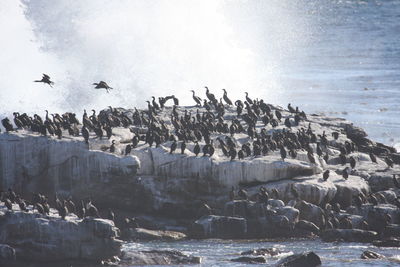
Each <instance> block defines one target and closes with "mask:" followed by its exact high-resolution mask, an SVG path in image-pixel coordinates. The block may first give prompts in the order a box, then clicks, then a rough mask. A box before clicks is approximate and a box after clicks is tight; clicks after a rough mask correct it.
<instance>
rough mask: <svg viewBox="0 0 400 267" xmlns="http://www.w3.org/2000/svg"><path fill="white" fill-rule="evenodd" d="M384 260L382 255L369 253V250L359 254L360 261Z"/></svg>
mask: <svg viewBox="0 0 400 267" xmlns="http://www.w3.org/2000/svg"><path fill="white" fill-rule="evenodd" d="M383 258H385V256H383V255H382V254H379V253H376V252H373V251H370V250H366V251H364V252H363V253H362V254H361V259H374V260H375V259H383Z"/></svg>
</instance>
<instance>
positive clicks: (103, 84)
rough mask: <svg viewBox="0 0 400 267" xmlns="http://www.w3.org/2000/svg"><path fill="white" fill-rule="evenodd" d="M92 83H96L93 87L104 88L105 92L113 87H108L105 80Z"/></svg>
mask: <svg viewBox="0 0 400 267" xmlns="http://www.w3.org/2000/svg"><path fill="white" fill-rule="evenodd" d="M93 85H96V87H95V88H94V89H106V91H107V93H109V90H111V89H114V88H112V87H110V86H109V85H108V84H107V83H106V82H105V81H100V82H99V83H93Z"/></svg>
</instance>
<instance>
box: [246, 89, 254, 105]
mask: <svg viewBox="0 0 400 267" xmlns="http://www.w3.org/2000/svg"><path fill="white" fill-rule="evenodd" d="M244 93H245V94H246V101H247V102H248V103H249V104H250V105H252V104H253V100H251V98H250V97H249V93H247V92H244Z"/></svg>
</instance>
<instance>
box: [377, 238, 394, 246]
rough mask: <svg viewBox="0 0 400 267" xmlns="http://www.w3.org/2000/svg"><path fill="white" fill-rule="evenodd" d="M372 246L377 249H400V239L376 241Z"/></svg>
mask: <svg viewBox="0 0 400 267" xmlns="http://www.w3.org/2000/svg"><path fill="white" fill-rule="evenodd" d="M372 244H373V245H374V246H377V247H400V239H397V238H389V239H385V240H375V241H374V242H372Z"/></svg>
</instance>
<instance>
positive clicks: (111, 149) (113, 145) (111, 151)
mask: <svg viewBox="0 0 400 267" xmlns="http://www.w3.org/2000/svg"><path fill="white" fill-rule="evenodd" d="M114 152H115V140H112V142H111V146H110V153H114Z"/></svg>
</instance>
